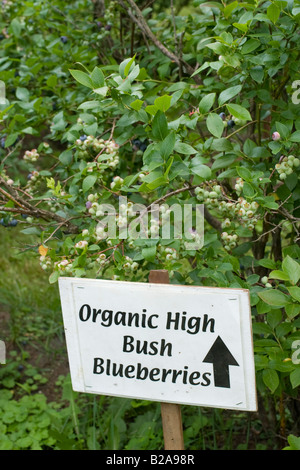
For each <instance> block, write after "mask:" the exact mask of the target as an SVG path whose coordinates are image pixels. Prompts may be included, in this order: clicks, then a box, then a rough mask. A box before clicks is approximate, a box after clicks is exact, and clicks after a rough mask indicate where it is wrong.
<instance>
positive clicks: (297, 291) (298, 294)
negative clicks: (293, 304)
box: [288, 286, 300, 302]
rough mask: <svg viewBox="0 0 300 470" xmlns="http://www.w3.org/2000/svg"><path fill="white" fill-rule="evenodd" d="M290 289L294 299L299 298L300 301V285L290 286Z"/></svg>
mask: <svg viewBox="0 0 300 470" xmlns="http://www.w3.org/2000/svg"><path fill="white" fill-rule="evenodd" d="M288 291H289V293H290V294H291V296H292V297H293V299H295V300H297V302H300V287H296V286H294V287H288Z"/></svg>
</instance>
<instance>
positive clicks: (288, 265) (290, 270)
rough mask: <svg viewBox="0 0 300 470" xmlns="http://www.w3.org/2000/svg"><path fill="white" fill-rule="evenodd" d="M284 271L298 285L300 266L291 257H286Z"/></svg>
mask: <svg viewBox="0 0 300 470" xmlns="http://www.w3.org/2000/svg"><path fill="white" fill-rule="evenodd" d="M282 269H283V271H284V272H285V273H286V274H287V275H288V276H289V279H290V281H291V282H292V283H293V284H297V282H298V281H299V279H300V264H299V263H297V261H295V260H293V258H291V257H290V256H286V258H284V260H283V262H282Z"/></svg>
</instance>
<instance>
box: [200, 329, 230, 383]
mask: <svg viewBox="0 0 300 470" xmlns="http://www.w3.org/2000/svg"><path fill="white" fill-rule="evenodd" d="M203 362H207V363H210V364H213V368H214V380H215V387H223V388H230V380H229V366H238V363H237V362H236V360H235V358H234V357H233V355H232V354H231V352H230V351H229V349H228V348H227V346H226V344H224V342H223V341H222V339H221V338H220V336H218V337H217V339H216V341H215V342H214V344H213V345H212V347H211V348H210V350H209V351H208V353H207V355H206V356H205V358H204V359H203Z"/></svg>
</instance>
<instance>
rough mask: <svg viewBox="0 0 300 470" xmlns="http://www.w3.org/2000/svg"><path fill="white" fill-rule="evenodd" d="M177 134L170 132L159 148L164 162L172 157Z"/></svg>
mask: <svg viewBox="0 0 300 470" xmlns="http://www.w3.org/2000/svg"><path fill="white" fill-rule="evenodd" d="M175 139H176V134H175V132H170V134H169V135H167V137H166V138H165V139H164V140H163V141H162V143H161V144H160V146H159V149H158V150H159V153H160V154H161V156H162V158H163V159H164V161H166V159H167V158H168V157H169V156H170V155H171V153H172V152H173V149H174V145H175Z"/></svg>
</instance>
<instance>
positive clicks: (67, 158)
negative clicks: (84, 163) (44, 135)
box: [58, 150, 73, 166]
mask: <svg viewBox="0 0 300 470" xmlns="http://www.w3.org/2000/svg"><path fill="white" fill-rule="evenodd" d="M58 158H59V160H60V161H61V163H62V164H63V165H65V166H67V165H70V163H71V162H72V159H73V152H72V150H65V151H64V152H62V153H61V154H60V156H59V157H58Z"/></svg>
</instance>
